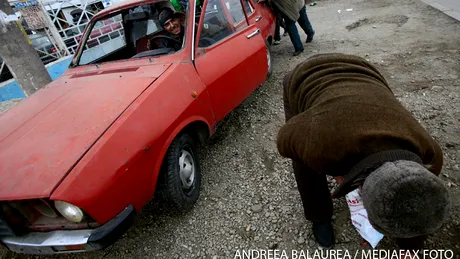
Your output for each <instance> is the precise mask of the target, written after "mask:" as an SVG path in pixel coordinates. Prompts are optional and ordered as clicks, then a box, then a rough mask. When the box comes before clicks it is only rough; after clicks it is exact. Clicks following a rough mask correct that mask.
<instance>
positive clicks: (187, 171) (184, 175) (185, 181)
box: [179, 150, 195, 189]
mask: <svg viewBox="0 0 460 259" xmlns="http://www.w3.org/2000/svg"><path fill="white" fill-rule="evenodd" d="M179 170H180V171H179V175H180V180H181V182H182V188H183V189H189V188H190V187H192V185H193V181H194V180H195V163H194V161H193V156H192V155H191V154H190V153H189V152H188V151H186V150H182V151H181V155H180V157H179Z"/></svg>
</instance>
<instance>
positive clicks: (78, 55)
mask: <svg viewBox="0 0 460 259" xmlns="http://www.w3.org/2000/svg"><path fill="white" fill-rule="evenodd" d="M191 1H194V0H191ZM160 2H164V3H168V2H169V0H146V1H145V2H144V3H142V4H140V5H139V6H141V5H145V4H154V3H160ZM134 7H135V6H132V5H126V6H125V7H124V8H123V9H119V10H116V11H115V12H112V13H108V14H106V15H104V16H101V17H98V16H97V15H95V16H93V17H92V18H91V19H90V21H89V22H88V24H87V26H86V29H85V31H84V33H83V34H82V36H81V38H80V42H83V41H84V42H85V44H80V43H79V44H78V49H77V51H76V52H75V54H74V55H73V57H72V61H71V62H70V65H69V67H70V68H78V67H84V66H91V65H96V66H98V65H101V64H109V63H114V62H129V61H133V60H142V59H147V60H148V59H151V56H145V57H141V58H137V59H132V58H127V59H119V60H113V61H106V62H96V63H88V64H81V65H80V64H79V63H80V60H81V56H82V55H83V52H84V51H85V45H86V43H87V42H88V38H89V37H90V36H91V31H92V30H93V28H94V25H95V24H96V23H97V22H99V21H102V20H105V19H109V18H113V17H115V16H117V15H119V14H121V15H122V16H123V12H125V11H127V10H129V9H131V8H134ZM188 9H191V8H188ZM193 11H194V12H195V11H196V8H194V9H193ZM191 14H192V13H191V11H190V10H186V12H185V21H186V25H185V27H184V40H183V42H182V47H181V49H180V50H178V51H176V52H175V53H173V54H170V55H168V56H173V55H174V56H177V55H182V54H183V53H184V51H185V50H186V49H187V40H188V36H187V35H188V33H189V30H190V29H191V28H192V33H193V29H195V28H193V24H192V25H190V24H189V18H190V15H191ZM94 18H96V19H94ZM92 19H94V20H92ZM200 19H201V18H200ZM121 21H122V24H123V17H122V19H121ZM123 36H124V37H125V40H126V33H123ZM157 58H159V57H157Z"/></svg>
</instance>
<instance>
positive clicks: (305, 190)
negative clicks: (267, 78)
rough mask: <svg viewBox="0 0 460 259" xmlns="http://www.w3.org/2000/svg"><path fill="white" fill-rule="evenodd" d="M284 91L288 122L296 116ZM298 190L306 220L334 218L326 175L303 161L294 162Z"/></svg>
mask: <svg viewBox="0 0 460 259" xmlns="http://www.w3.org/2000/svg"><path fill="white" fill-rule="evenodd" d="M286 95H287V93H286V91H285V90H284V93H283V99H284V114H285V117H286V122H287V121H288V120H290V119H291V118H292V117H293V116H295V114H294V113H293V112H292V109H291V107H290V105H289V103H288V101H287V98H286ZM292 165H293V168H294V175H295V180H296V182H297V189H298V190H299V193H300V198H301V199H302V205H303V209H304V213H305V218H306V219H307V220H310V221H325V220H330V219H331V218H332V199H331V194H330V191H329V187H328V185H327V178H326V175H325V174H321V173H318V172H315V171H314V170H312V169H311V168H310V167H309V166H308V165H306V164H304V163H303V162H302V161H292Z"/></svg>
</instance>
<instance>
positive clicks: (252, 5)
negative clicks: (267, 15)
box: [241, 0, 256, 19]
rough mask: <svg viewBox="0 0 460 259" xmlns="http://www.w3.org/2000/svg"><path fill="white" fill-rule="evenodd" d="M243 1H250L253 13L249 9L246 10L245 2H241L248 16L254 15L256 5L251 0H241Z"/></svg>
mask: <svg viewBox="0 0 460 259" xmlns="http://www.w3.org/2000/svg"><path fill="white" fill-rule="evenodd" d="M241 1H248V4H249V6H250V7H251V9H252V13H249V12H248V10H246V6H245V5H244V4H243V2H241V4H242V5H243V9H244V12H245V14H246V17H247V18H248V19H249V17H250V16H253V15H254V14H255V13H256V8H255V5H254V3H253V2H252V1H251V0H241Z"/></svg>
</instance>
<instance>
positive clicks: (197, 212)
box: [0, 0, 460, 259]
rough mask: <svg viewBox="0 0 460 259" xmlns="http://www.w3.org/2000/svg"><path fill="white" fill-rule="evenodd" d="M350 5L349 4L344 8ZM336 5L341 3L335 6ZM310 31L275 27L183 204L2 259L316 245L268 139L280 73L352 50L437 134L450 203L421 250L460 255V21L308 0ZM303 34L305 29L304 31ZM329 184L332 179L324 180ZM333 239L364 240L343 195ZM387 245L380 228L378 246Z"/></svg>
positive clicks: (278, 117)
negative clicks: (183, 209)
mask: <svg viewBox="0 0 460 259" xmlns="http://www.w3.org/2000/svg"><path fill="white" fill-rule="evenodd" d="M347 9H353V10H352V11H347ZM339 10H340V11H339ZM307 13H308V15H309V18H310V20H311V22H312V24H313V26H314V28H315V30H316V35H315V39H314V41H313V42H312V43H310V44H305V48H306V51H305V52H304V53H303V54H302V55H300V56H298V57H292V56H291V52H292V51H293V48H292V45H291V43H290V42H289V39H288V37H283V38H282V42H281V45H278V46H273V47H272V55H273V59H274V73H273V75H272V77H271V78H270V79H269V80H268V81H267V82H266V83H265V84H264V85H263V86H262V87H260V88H259V89H257V90H256V92H254V93H253V94H252V95H251V96H250V97H249V98H248V99H247V100H246V101H244V103H242V104H241V105H240V106H239V107H238V108H237V109H236V110H235V111H234V112H233V113H232V114H231V115H230V116H229V118H228V120H227V122H226V123H225V124H224V125H223V126H222V128H221V129H220V131H218V133H217V134H216V135H215V136H214V137H213V138H212V140H211V141H210V143H209V144H208V145H207V146H206V147H205V148H204V150H203V152H202V157H201V159H202V178H203V179H202V194H201V197H200V199H199V201H198V203H197V205H196V206H195V208H194V209H193V211H191V212H190V213H188V214H186V215H175V214H173V213H171V212H169V211H166V210H165V209H164V208H163V207H162V206H161V204H159V203H158V202H157V201H155V200H153V201H152V202H150V203H149V204H148V205H147V206H146V207H145V209H144V210H143V211H142V212H141V214H140V216H139V220H138V221H137V223H136V224H135V226H134V227H133V228H132V229H130V230H129V232H128V233H126V234H125V235H124V236H123V237H122V239H120V240H119V241H118V242H117V243H116V244H115V245H113V246H111V247H109V248H107V249H105V250H103V251H97V252H91V253H84V254H73V255H62V256H41V257H40V256H23V255H19V254H13V253H11V252H7V251H0V258H212V259H215V258H235V254H236V251H237V250H243V249H245V250H247V249H268V248H272V249H275V248H276V249H280V250H286V251H288V253H289V254H290V253H291V252H290V251H291V250H304V251H306V250H309V251H310V253H313V252H314V251H315V250H316V249H318V245H317V244H316V243H315V241H314V239H313V237H312V234H311V232H310V224H309V223H308V222H307V221H306V220H305V219H304V216H303V211H302V207H301V202H300V198H299V195H298V192H297V189H296V184H295V180H294V176H293V174H292V171H291V167H290V162H289V161H288V160H286V159H283V158H281V157H280V156H279V155H278V153H277V150H276V146H275V137H276V134H277V131H278V129H279V127H280V126H281V125H282V124H283V122H284V114H283V109H282V95H281V93H282V92H281V80H282V78H283V76H284V75H285V73H286V71H288V70H289V69H291V68H293V67H294V66H295V65H296V64H298V63H299V62H301V61H302V60H305V59H306V58H307V57H308V56H310V55H313V54H318V53H329V52H342V53H349V54H356V55H360V56H362V57H365V58H367V59H369V60H370V61H371V62H373V63H374V64H376V65H377V67H378V68H379V69H380V71H381V72H382V73H383V74H384V76H385V77H386V79H387V80H388V81H389V83H390V86H391V87H392V89H393V90H394V92H395V94H396V95H397V96H398V99H399V100H400V101H401V102H402V103H403V104H404V105H405V106H406V107H407V108H408V109H409V110H410V111H411V112H413V114H414V115H415V116H416V117H417V119H419V121H420V122H421V123H422V125H423V126H425V127H426V129H427V130H428V131H429V132H430V133H431V134H432V135H433V137H434V138H435V139H436V140H437V141H439V143H440V144H441V145H442V148H443V151H444V158H445V163H444V168H443V171H442V175H441V178H442V179H443V180H444V181H445V183H446V185H447V186H449V190H450V193H451V197H452V201H453V207H452V210H451V216H450V218H449V220H448V222H447V223H446V224H445V226H444V227H443V228H442V229H441V230H440V231H439V232H438V233H436V234H434V235H433V236H431V237H430V238H429V240H428V242H427V246H426V248H427V249H450V250H452V251H453V252H454V256H453V258H460V203H459V201H460V188H459V187H458V186H459V185H460V169H459V166H460V78H459V76H460V22H458V21H456V20H454V19H453V18H450V17H448V16H446V15H444V14H442V13H441V12H439V11H438V10H435V9H433V8H432V7H429V6H427V5H425V4H423V3H422V2H420V1H418V0H400V1H389V0H373V1H365V0H329V1H317V5H316V6H311V7H310V6H309V7H308V8H307ZM303 39H305V35H303ZM332 185H333V183H331V186H332ZM334 210H335V216H334V228H335V233H336V237H337V244H336V246H335V247H334V249H342V250H345V249H346V250H348V251H349V252H350V253H352V254H354V252H355V251H361V250H363V249H369V246H362V245H361V244H360V243H361V242H362V241H363V240H362V238H361V237H360V236H359V234H358V233H357V232H356V231H355V230H354V228H353V226H352V225H351V222H350V218H349V211H348V208H347V205H346V203H345V201H344V200H343V199H340V200H336V201H335V202H334ZM393 248H396V246H395V245H394V243H393V242H392V241H391V240H388V239H387V238H384V239H383V240H382V242H381V243H380V244H379V246H378V247H377V249H393Z"/></svg>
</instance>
